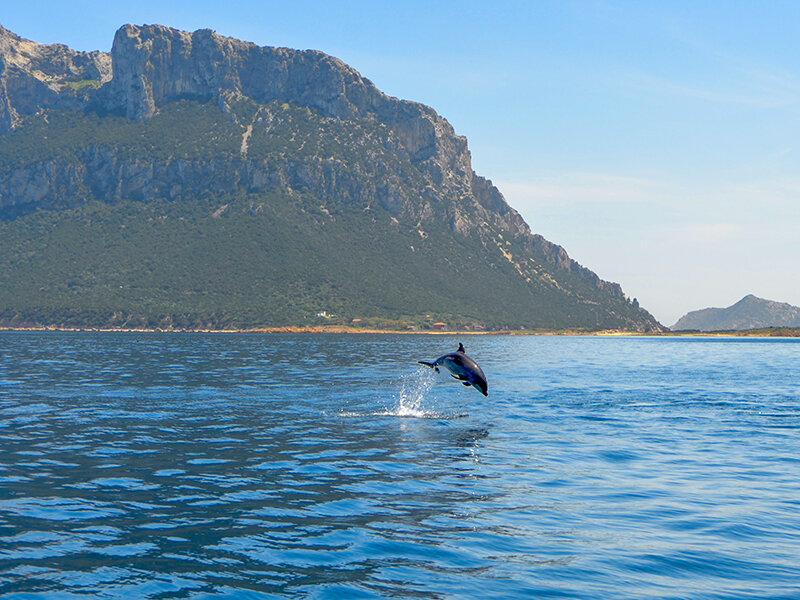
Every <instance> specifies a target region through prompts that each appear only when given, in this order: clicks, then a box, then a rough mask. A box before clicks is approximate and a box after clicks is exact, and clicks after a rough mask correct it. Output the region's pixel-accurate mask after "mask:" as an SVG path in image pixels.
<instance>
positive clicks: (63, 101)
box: [0, 26, 111, 133]
mask: <svg viewBox="0 0 800 600" xmlns="http://www.w3.org/2000/svg"><path fill="white" fill-rule="evenodd" d="M110 79H111V56H110V55H109V54H108V53H105V52H76V51H75V50H72V49H70V48H68V47H67V46H64V45H62V44H37V43H36V42H32V41H30V40H26V39H24V38H21V37H19V36H18V35H16V34H15V33H12V32H11V31H9V30H7V29H5V28H3V27H2V26H0V133H3V132H5V131H9V130H10V129H13V128H14V127H15V126H16V125H17V124H18V123H19V122H20V119H21V118H22V117H24V116H25V115H30V114H34V113H36V112H38V111H40V110H42V109H44V108H76V107H80V106H84V105H85V104H86V102H87V97H88V96H87V94H86V92H88V91H89V90H94V89H96V88H99V87H100V86H101V85H102V84H103V83H105V82H107V81H109V80H110Z"/></svg>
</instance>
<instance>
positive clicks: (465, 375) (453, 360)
mask: <svg viewBox="0 0 800 600" xmlns="http://www.w3.org/2000/svg"><path fill="white" fill-rule="evenodd" d="M417 362H419V364H421V365H425V366H426V367H431V368H432V369H433V370H434V371H436V372H437V373H438V372H439V367H444V368H445V369H447V370H448V371H450V375H452V376H453V377H454V378H455V379H458V380H459V381H460V382H461V383H463V384H464V385H467V386H469V385H471V386H472V387H474V388H475V389H477V390H478V391H479V392H480V393H482V394H483V395H484V396H488V395H489V382H488V381H486V375H484V374H483V370H481V368H480V367H479V366H478V363H476V362H475V361H474V360H472V359H471V358H470V357H469V356H467V355H466V351H465V350H464V344H461V343H459V344H458V350H456V351H455V352H450V353H449V354H445V355H444V356H440V357H439V358H437V359H436V360H435V361H433V362H427V361H424V360H420V361H417Z"/></svg>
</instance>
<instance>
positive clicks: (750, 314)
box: [670, 294, 800, 331]
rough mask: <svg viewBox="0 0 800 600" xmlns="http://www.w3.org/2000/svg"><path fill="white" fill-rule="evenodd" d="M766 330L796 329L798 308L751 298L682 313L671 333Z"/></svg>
mask: <svg viewBox="0 0 800 600" xmlns="http://www.w3.org/2000/svg"><path fill="white" fill-rule="evenodd" d="M767 327H800V307H797V306H793V305H791V304H788V303H786V302H775V301H773V300H766V299H764V298H759V297H757V296H754V295H753V294H748V295H746V296H744V297H743V298H742V299H741V300H739V301H738V302H736V303H734V304H732V305H731V306H728V307H726V308H704V309H700V310H694V311H691V312H688V313H686V314H685V315H684V316H682V317H681V318H680V319H678V321H677V322H676V323H675V324H674V325H673V326H672V327H671V328H670V329H672V330H673V331H680V330H699V331H741V330H747V329H763V328H767Z"/></svg>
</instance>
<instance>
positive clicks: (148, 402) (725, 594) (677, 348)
mask: <svg viewBox="0 0 800 600" xmlns="http://www.w3.org/2000/svg"><path fill="white" fill-rule="evenodd" d="M458 342H463V343H464V344H465V346H466V349H467V352H468V354H469V355H470V356H472V357H473V358H474V359H475V360H476V361H477V362H478V363H479V364H480V365H481V366H482V367H483V370H484V371H485V373H486V375H487V378H488V380H489V396H488V398H484V397H483V396H482V395H481V394H480V393H479V392H478V391H477V390H475V389H473V388H467V387H464V386H462V385H460V384H459V383H458V382H457V381H455V380H453V379H451V378H450V377H448V375H447V374H446V373H439V374H436V373H434V372H433V371H432V370H430V369H426V368H424V367H421V366H420V365H418V364H417V360H419V359H426V360H431V359H434V358H436V357H437V356H439V355H441V354H443V353H445V352H448V351H452V350H454V349H455V348H456V346H457V344H458ZM798 367H800V343H798V341H797V340H789V339H752V338H644V337H560V336H543V337H534V336H458V337H456V336H449V335H440V336H422V335H346V334H343V335H333V334H330V335H279V334H269V335H255V334H250V335H247V334H243V335H234V334H180V333H171V334H167V333H55V332H35V333H28V332H24V333H23V332H3V333H0V597H2V598H4V599H26V600H30V599H38V598H42V599H44V598H47V599H51V598H52V599H70V600H72V599H76V598H89V597H91V598H120V599H122V598H126V599H127V598H152V599H168V598H191V599H196V598H197V599H199V598H230V599H234V598H253V599H261V598H485V597H494V598H498V599H500V598H503V599H505V598H585V599H593V600H594V599H609V600H611V599H614V600H619V599H625V598H629V599H647V598H663V599H666V598H675V599H678V598H691V599H706V598H707V599H712V598H714V599H722V598H736V599H744V598H753V599H756V598H758V599H760V600H763V599H768V598H785V599H790V598H791V599H797V598H800V380H799V379H798Z"/></svg>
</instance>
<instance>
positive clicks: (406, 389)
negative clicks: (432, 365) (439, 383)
mask: <svg viewBox="0 0 800 600" xmlns="http://www.w3.org/2000/svg"><path fill="white" fill-rule="evenodd" d="M435 381H436V376H435V373H434V371H432V370H431V369H428V368H418V369H417V370H416V371H414V372H413V373H409V374H408V375H406V376H404V377H403V379H402V380H401V382H400V395H399V397H398V398H397V399H396V402H395V407H394V411H392V413H391V414H394V415H397V416H398V417H423V418H424V417H435V416H437V414H436V413H435V412H433V411H430V410H425V408H424V406H425V398H426V395H427V393H428V392H429V391H430V389H431V387H433V384H434V382H435Z"/></svg>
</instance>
